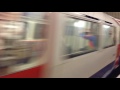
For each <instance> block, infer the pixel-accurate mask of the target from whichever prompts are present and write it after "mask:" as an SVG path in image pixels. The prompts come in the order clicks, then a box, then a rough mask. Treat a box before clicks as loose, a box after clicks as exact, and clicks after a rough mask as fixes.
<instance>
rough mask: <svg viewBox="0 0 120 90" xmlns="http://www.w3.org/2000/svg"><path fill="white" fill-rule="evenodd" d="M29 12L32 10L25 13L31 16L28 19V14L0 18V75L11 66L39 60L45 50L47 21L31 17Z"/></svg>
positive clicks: (5, 72) (6, 71)
mask: <svg viewBox="0 0 120 90" xmlns="http://www.w3.org/2000/svg"><path fill="white" fill-rule="evenodd" d="M21 13H22V12H21ZM33 13H34V12H33ZM40 13H43V12H40ZM30 14H32V12H31V13H30V12H29V13H28V14H26V15H28V16H31V18H30V17H29V19H28V16H24V17H23V16H21V17H20V18H19V19H18V20H7V19H6V20H4V19H3V20H0V75H6V74H9V73H10V72H11V71H10V70H9V68H10V67H11V66H14V65H24V64H29V63H32V62H34V61H36V60H39V58H40V57H41V55H42V54H43V53H44V51H45V48H46V47H45V46H46V38H45V37H44V31H45V27H46V25H47V23H46V22H44V20H42V21H41V20H38V19H34V18H32V15H30ZM20 15H22V14H20ZM23 15H24V14H23ZM37 15H38V12H37ZM39 15H43V14H39ZM34 17H35V16H34ZM43 19H44V18H43Z"/></svg>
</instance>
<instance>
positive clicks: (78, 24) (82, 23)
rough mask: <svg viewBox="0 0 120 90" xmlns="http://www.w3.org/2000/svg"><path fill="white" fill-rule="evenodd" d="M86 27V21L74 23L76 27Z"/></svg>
mask: <svg viewBox="0 0 120 90" xmlns="http://www.w3.org/2000/svg"><path fill="white" fill-rule="evenodd" d="M85 25H86V22H85V21H78V22H75V23H74V26H75V27H81V28H83V27H85Z"/></svg>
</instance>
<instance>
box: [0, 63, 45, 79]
mask: <svg viewBox="0 0 120 90" xmlns="http://www.w3.org/2000/svg"><path fill="white" fill-rule="evenodd" d="M44 67H45V65H41V66H38V67H35V68H32V69H28V70H24V71H21V72H17V73H13V74H9V75H6V76H2V77H0V78H42V77H43V76H44V75H43V72H44Z"/></svg>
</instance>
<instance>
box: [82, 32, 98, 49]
mask: <svg viewBox="0 0 120 90" xmlns="http://www.w3.org/2000/svg"><path fill="white" fill-rule="evenodd" d="M80 36H81V37H83V38H85V39H88V40H89V47H90V48H93V49H94V48H96V46H97V37H96V36H95V35H93V34H92V33H91V32H83V33H81V34H80Z"/></svg>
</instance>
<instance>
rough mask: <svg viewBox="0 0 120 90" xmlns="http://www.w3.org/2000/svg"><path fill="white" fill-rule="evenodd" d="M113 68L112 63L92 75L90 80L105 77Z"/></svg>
mask: <svg viewBox="0 0 120 90" xmlns="http://www.w3.org/2000/svg"><path fill="white" fill-rule="evenodd" d="M113 66H114V61H113V62H112V63H110V64H108V65H107V66H105V67H104V68H103V69H101V70H100V71H98V72H97V73H95V74H94V75H92V76H91V77H90V78H102V77H105V74H107V73H108V72H109V73H110V72H111V71H112V69H113ZM109 73H108V74H109Z"/></svg>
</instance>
